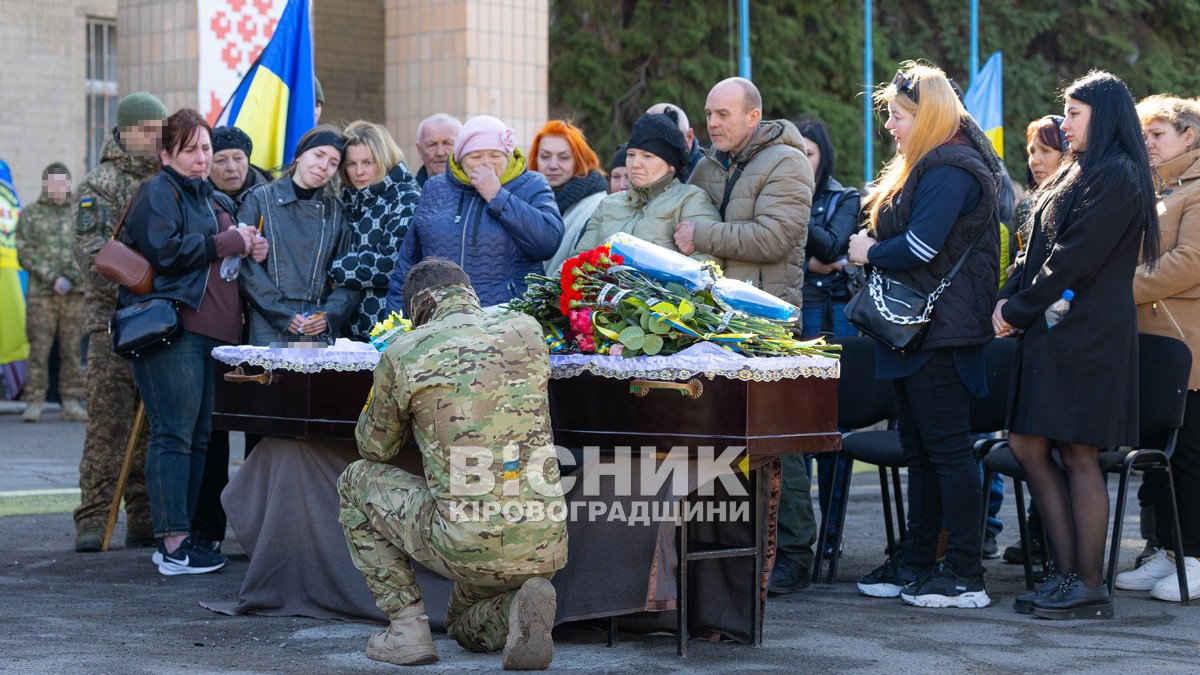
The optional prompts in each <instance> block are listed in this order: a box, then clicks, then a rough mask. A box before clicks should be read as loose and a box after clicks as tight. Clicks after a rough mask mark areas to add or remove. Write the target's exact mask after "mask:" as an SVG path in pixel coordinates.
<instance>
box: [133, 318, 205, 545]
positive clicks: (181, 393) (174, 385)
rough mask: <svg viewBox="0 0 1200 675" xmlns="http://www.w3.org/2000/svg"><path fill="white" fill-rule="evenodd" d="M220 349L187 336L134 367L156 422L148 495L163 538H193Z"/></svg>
mask: <svg viewBox="0 0 1200 675" xmlns="http://www.w3.org/2000/svg"><path fill="white" fill-rule="evenodd" d="M220 344H221V343H220V342H218V341H217V340H214V339H212V338H209V337H205V336H203V335H197V334H195V333H184V334H183V337H182V338H180V339H179V341H178V342H176V343H174V344H172V345H169V346H167V347H165V348H163V349H160V350H158V351H156V352H153V353H150V354H147V355H146V356H143V357H140V358H137V359H134V360H133V361H132V362H131V364H130V365H131V366H132V367H133V379H134V381H135V382H136V383H137V387H138V393H139V394H140V395H141V397H142V404H143V405H144V406H145V407H146V418H147V419H148V420H149V421H150V447H149V450H148V451H147V452H146V491H147V492H148V493H149V496H150V516H151V518H152V520H153V522H154V534H155V536H157V537H165V536H168V535H177V534H188V533H189V532H190V531H191V529H192V512H193V511H194V510H195V508H196V500H197V499H198V498H199V496H200V479H201V477H202V476H203V475H204V455H205V453H206V452H207V450H208V437H209V433H210V431H211V429H212V424H211V423H212V410H213V359H212V356H211V355H210V354H211V352H212V350H213V347H216V346H218V345H220Z"/></svg>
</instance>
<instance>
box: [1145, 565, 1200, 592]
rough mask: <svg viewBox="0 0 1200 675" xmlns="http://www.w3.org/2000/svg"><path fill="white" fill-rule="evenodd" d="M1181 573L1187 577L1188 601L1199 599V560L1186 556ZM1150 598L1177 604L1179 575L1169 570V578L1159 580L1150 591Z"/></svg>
mask: <svg viewBox="0 0 1200 675" xmlns="http://www.w3.org/2000/svg"><path fill="white" fill-rule="evenodd" d="M1183 571H1184V573H1185V574H1186V575H1187V587H1188V599H1189V600H1196V599H1200V559H1197V558H1193V557H1191V556H1188V557H1187V558H1184V559H1183ZM1150 597H1152V598H1156V599H1158V600H1166V601H1168V602H1179V601H1180V597H1179V575H1178V574H1176V573H1175V570H1174V569H1172V570H1171V574H1170V575H1169V576H1166V577H1163V578H1162V579H1159V581H1158V583H1156V584H1154V588H1153V589H1151V590H1150Z"/></svg>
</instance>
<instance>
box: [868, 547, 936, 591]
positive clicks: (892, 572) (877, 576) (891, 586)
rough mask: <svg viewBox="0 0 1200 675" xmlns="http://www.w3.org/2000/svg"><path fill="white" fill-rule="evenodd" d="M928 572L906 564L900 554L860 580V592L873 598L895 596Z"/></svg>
mask: <svg viewBox="0 0 1200 675" xmlns="http://www.w3.org/2000/svg"><path fill="white" fill-rule="evenodd" d="M925 574H927V572H925V571H922V570H918V569H914V568H912V567H909V566H908V565H906V564H904V561H903V560H901V559H900V555H899V554H896V555H893V556H891V557H890V558H888V559H887V560H886V561H885V562H884V563H883V564H882V565H880V566H879V567H876V568H875V571H873V572H871V573H870V574H868V575H867V576H865V577H862V578H860V579H859V580H858V592H859V593H862V594H863V595H869V596H871V597H873V598H895V597H898V596H899V595H900V591H901V589H903V588H904V587H905V586H907V585H908V584H911V583H913V582H914V581H920V580H921V578H922V577H924V576H925Z"/></svg>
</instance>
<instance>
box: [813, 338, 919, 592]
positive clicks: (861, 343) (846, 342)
mask: <svg viewBox="0 0 1200 675" xmlns="http://www.w3.org/2000/svg"><path fill="white" fill-rule="evenodd" d="M834 342H837V343H839V344H841V345H842V356H841V377H840V378H839V380H838V426H839V427H841V428H842V429H862V428H864V427H869V426H873V425H875V424H878V423H879V422H883V421H887V420H891V419H893V418H895V416H896V402H895V398H894V395H893V393H892V382H891V380H877V379H875V341H874V340H873V339H872V338H868V337H847V338H839V339H837V340H834ZM855 461H859V462H866V463H868V464H874V465H875V466H877V467H879V488H880V491H881V496H882V501H883V514H884V522H885V523H886V526H887V539H888V551H894V550H895V549H896V546H897V545H898V544H899V542H900V541H902V540H903V539H904V536H905V528H904V495H903V491H902V490H901V486H900V469H901V468H902V467H903V466H904V451H903V450H902V449H901V448H900V434H899V432H897V431H852V432H847V433H846V434H844V435H843V436H842V450H841V453H840V454H839V455H838V461H837V464H838V465H844V466H840V467H839V470H840V471H841V477H840V480H838V481H835V482H836V483H837V485H838V488H839V490H830V491H829V492H830V494H828V495H824V499H823V500H822V503H821V530H820V534H819V535H818V536H817V551H816V559H815V560H814V561H813V576H812V578H813V581H820V577H821V565H822V563H823V561H824V558H825V544H826V539H827V533H828V532H829V510H830V509H829V507H830V503H831V502H832V499H833V493H835V492H839V491H840V494H839V508H838V514H837V523H836V525H835V527H834V530H833V538H832V541H831V542H830V543H831V544H832V549H833V552H834V553H833V556H832V559H831V560H830V561H829V576H828V577H827V579H826V582H827V583H833V580H834V579H835V578H836V577H837V565H838V559H839V558H840V556H839V555H838V551H839V550H840V548H841V543H842V532H843V530H844V528H845V524H846V505H847V503H848V502H849V498H850V479H851V478H852V477H853V470H854V462H855ZM889 470H890V471H891V482H892V486H893V489H889V487H888V471H889ZM834 475H835V476H837V473H835V474H834ZM893 491H894V494H895V505H896V516H897V518H896V522H895V524H893V518H892V492H893ZM897 530H898V531H899V538H897V536H896V532H897Z"/></svg>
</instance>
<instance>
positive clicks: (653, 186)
mask: <svg viewBox="0 0 1200 675" xmlns="http://www.w3.org/2000/svg"><path fill="white" fill-rule="evenodd" d="M687 158H688V152H687V144H686V143H685V142H684V140H683V133H682V132H681V131H679V126H678V124H677V123H676V122H675V120H674V119H673V113H671V112H668V113H665V114H656V115H649V114H647V115H642V116H641V117H640V118H638V120H637V122H635V123H634V125H633V130H632V132H631V134H630V137H629V144H628V148H627V150H626V155H625V166H626V168H628V170H629V189H628V190H624V191H622V192H617V193H615V194H611V195H609V196H607V197H605V198H604V200H603V201H601V202H600V206H599V207H597V208H596V211H595V213H593V214H592V217H591V218H590V219H589V220H588V224H587V228H586V229H585V230H584V232H583V236H582V237H580V239H579V243H578V244H576V245H575V253H576V254H577V253H579V252H580V251H587V250H589V249H593V248H595V247H597V246H599V245H600V244H603V243H604V242H605V241H606V240H607V239H608V238H609V237H610V236H612V235H613V234H616V233H617V232H628V233H629V234H632V235H633V236H635V237H638V238H640V239H645V240H646V241H648V242H651V243H654V244H658V245H659V246H663V247H666V248H669V249H671V250H672V251H677V250H679V249H678V248H677V247H676V246H675V225H676V224H677V223H679V221H681V220H693V219H698V218H702V219H706V220H720V216H719V215H718V213H717V209H716V207H715V206H713V203H712V201H711V200H710V199H709V198H708V193H706V192H705V191H704V190H702V189H700V188H698V187H696V186H694V185H688V184H686V183H682V182H680V180H679V176H681V175H683V172H686V171H687V166H688V164H687ZM700 257H704V258H707V256H700Z"/></svg>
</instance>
